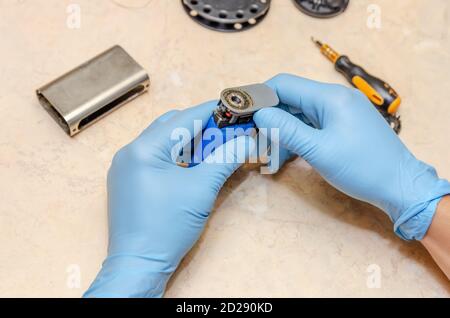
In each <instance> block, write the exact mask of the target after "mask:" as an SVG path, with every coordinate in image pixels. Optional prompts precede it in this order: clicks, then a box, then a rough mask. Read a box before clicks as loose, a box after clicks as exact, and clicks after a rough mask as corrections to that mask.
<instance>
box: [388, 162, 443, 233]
mask: <svg viewBox="0 0 450 318" xmlns="http://www.w3.org/2000/svg"><path fill="white" fill-rule="evenodd" d="M420 164H422V165H423V166H422V170H421V172H420V173H418V174H416V175H415V176H414V177H413V178H412V181H411V184H410V186H409V187H402V189H400V190H402V191H401V192H400V193H401V196H402V197H403V199H404V200H403V204H402V205H401V206H402V208H401V209H399V210H398V212H397V213H393V215H395V214H396V215H397V216H396V217H395V218H393V221H394V231H395V233H396V234H397V235H398V236H400V237H401V238H402V239H404V240H422V239H423V237H424V236H425V234H426V233H427V231H428V228H429V227H430V225H431V222H432V220H433V217H434V214H435V213H436V209H437V206H438V204H439V202H440V200H441V199H442V198H443V197H444V196H445V195H447V194H449V193H450V183H449V182H448V181H447V180H444V179H439V177H438V176H437V173H436V171H435V169H434V168H432V167H430V166H428V165H425V164H423V163H422V162H420ZM419 171H420V170H419ZM405 188H407V189H408V190H407V191H404V189H405ZM391 215H392V214H391Z"/></svg>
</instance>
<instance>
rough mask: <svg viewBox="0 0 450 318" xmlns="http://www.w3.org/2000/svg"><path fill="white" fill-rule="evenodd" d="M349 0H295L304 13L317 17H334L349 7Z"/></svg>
mask: <svg viewBox="0 0 450 318" xmlns="http://www.w3.org/2000/svg"><path fill="white" fill-rule="evenodd" d="M348 2H349V0H294V3H295V4H296V5H297V7H298V8H299V9H300V11H302V12H303V13H305V14H307V15H310V16H312V17H315V18H332V17H335V16H337V15H338V14H341V13H342V12H344V11H345V9H347V6H348Z"/></svg>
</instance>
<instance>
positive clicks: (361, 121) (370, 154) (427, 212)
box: [254, 74, 450, 254]
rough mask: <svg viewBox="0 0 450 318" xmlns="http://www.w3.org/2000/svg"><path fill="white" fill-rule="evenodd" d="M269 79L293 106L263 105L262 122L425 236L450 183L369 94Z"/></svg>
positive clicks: (414, 235)
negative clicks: (406, 139)
mask: <svg viewBox="0 0 450 318" xmlns="http://www.w3.org/2000/svg"><path fill="white" fill-rule="evenodd" d="M267 84H268V85H269V86H271V87H272V88H273V89H274V90H275V91H276V92H277V94H278V96H279V98H280V101H281V105H280V106H282V108H283V109H286V106H288V107H290V109H291V111H290V112H289V111H285V110H283V109H280V108H267V109H263V110H260V111H259V112H257V113H256V114H255V116H254V120H255V123H256V125H257V126H258V127H259V128H268V129H270V128H278V129H279V138H280V140H279V143H280V145H281V147H282V148H283V147H284V148H287V149H288V150H290V151H292V152H294V153H296V154H297V155H299V156H301V157H302V158H303V159H305V160H306V161H307V162H308V163H309V164H311V166H312V167H313V168H315V169H316V170H317V171H318V172H319V173H320V174H321V175H322V177H323V178H325V180H327V181H328V182H329V183H330V184H331V185H333V186H334V187H336V188H337V189H339V190H341V191H342V192H344V193H346V194H348V195H350V196H351V197H353V198H356V199H359V200H362V201H365V202H368V203H371V204H373V205H375V206H377V207H379V208H380V209H382V210H383V211H384V212H386V213H387V214H388V215H389V217H390V218H391V220H392V222H393V223H394V231H395V232H396V233H397V234H398V235H399V236H400V237H402V238H403V239H406V240H414V239H415V240H422V239H423V237H424V236H425V234H426V233H427V230H428V228H429V226H430V224H431V222H432V219H433V216H434V214H435V211H436V207H437V205H438V203H439V201H440V200H441V198H442V197H443V196H445V195H446V194H449V193H450V183H449V182H448V181H446V180H443V179H439V177H438V176H437V174H436V171H435V169H434V168H432V167H431V166H429V165H427V164H425V163H423V162H421V161H419V160H417V159H416V158H415V157H414V156H413V155H412V154H411V152H409V150H408V149H407V148H406V146H405V145H404V144H403V143H402V142H401V140H400V139H399V138H398V137H397V135H396V134H395V133H394V132H393V131H392V129H391V128H390V127H389V125H388V124H387V123H386V121H385V120H384V119H383V117H382V116H381V115H380V114H379V112H378V111H377V110H376V109H375V107H374V106H373V105H372V104H371V103H370V102H369V100H368V99H367V98H366V97H365V96H364V95H363V94H362V93H361V92H359V91H358V90H356V89H350V88H346V87H343V86H340V85H333V84H324V83H318V82H314V81H311V80H307V79H304V78H300V77H296V76H293V75H287V74H281V75H278V76H276V77H274V78H273V79H271V80H270V81H269V82H268V83H267ZM296 112H301V113H302V114H303V115H304V118H305V119H307V121H308V124H306V123H305V121H302V120H300V119H298V118H297V117H295V116H293V113H296ZM297 116H298V114H297ZM272 142H274V141H272ZM449 230H450V229H449ZM448 254H450V251H448Z"/></svg>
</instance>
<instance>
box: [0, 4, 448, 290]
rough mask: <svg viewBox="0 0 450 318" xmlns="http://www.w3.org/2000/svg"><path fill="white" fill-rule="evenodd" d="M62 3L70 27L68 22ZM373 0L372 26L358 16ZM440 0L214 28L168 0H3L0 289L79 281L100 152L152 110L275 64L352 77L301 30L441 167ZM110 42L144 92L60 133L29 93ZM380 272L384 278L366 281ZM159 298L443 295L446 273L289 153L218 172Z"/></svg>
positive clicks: (85, 280)
mask: <svg viewBox="0 0 450 318" xmlns="http://www.w3.org/2000/svg"><path fill="white" fill-rule="evenodd" d="M71 3H75V4H78V5H79V6H80V8H81V25H80V28H75V29H73V28H69V27H68V26H67V24H66V22H67V19H68V17H69V14H68V13H67V8H68V5H70V4H71ZM372 3H374V4H376V5H377V7H375V11H376V10H377V8H378V9H380V14H381V16H380V17H381V27H380V28H371V27H368V24H367V21H368V19H370V14H371V13H369V11H371V10H374V7H373V6H369V5H370V4H372ZM130 6H131V7H132V8H130ZM449 8H450V3H449V2H448V1H446V0H433V5H430V1H427V0H399V1H390V0H371V1H368V0H358V1H355V0H352V1H350V6H349V8H348V10H347V11H346V12H345V13H344V14H343V15H340V16H338V17H336V18H333V19H329V20H319V19H314V18H311V17H308V16H306V15H304V14H302V13H301V12H300V11H298V10H297V9H296V8H295V7H294V5H293V4H292V3H291V1H288V0H274V1H273V3H272V8H271V11H270V12H269V15H268V16H267V18H266V19H265V20H264V21H263V22H262V23H261V24H260V25H258V26H257V27H255V28H253V29H251V30H249V31H245V32H242V33H235V34H225V33H218V32H214V31H210V30H208V29H205V28H202V27H201V26H199V25H198V24H196V23H194V22H193V21H192V20H191V19H190V18H189V17H188V16H187V15H186V13H185V12H184V10H183V9H182V7H181V4H180V2H179V1H167V0H128V1H127V0H99V1H88V0H77V1H69V0H64V1H61V0H33V1H30V0H1V1H0V38H1V43H2V44H1V50H0V60H1V61H2V62H1V67H0V84H1V86H2V90H1V92H0V117H1V118H2V120H3V122H2V124H1V125H0V175H1V179H0V202H1V203H0V241H1V242H2V247H1V248H0V281H1V284H0V296H3V297H5V296H20V297H21V296H32V297H33V296H48V297H78V296H80V295H81V294H82V293H83V291H84V290H85V289H86V288H87V287H88V286H89V284H90V283H91V281H92V279H93V278H94V276H95V275H96V273H97V271H98V270H99V267H100V264H101V262H102V260H103V258H104V257H105V254H106V247H107V222H106V172H107V169H108V167H109V164H110V161H111V158H112V156H113V154H114V153H115V152H116V151H117V150H118V149H119V148H120V147H121V146H122V145H124V144H126V143H128V142H129V141H131V140H132V139H133V138H134V137H135V136H137V135H138V134H139V133H140V132H141V131H142V130H143V129H144V128H145V127H146V126H147V125H148V124H149V123H150V122H152V120H153V119H155V118H156V117H157V116H159V115H161V114H163V113H164V112H166V111H168V110H170V109H174V108H179V109H181V108H185V107H188V106H191V105H195V104H198V103H201V102H203V101H205V100H210V99H215V98H217V97H218V95H219V92H220V91H221V90H222V89H223V88H225V87H230V86H237V85H243V84H249V83H255V82H263V81H265V80H266V79H268V78H270V77H271V76H273V75H275V74H277V73H280V72H289V73H296V74H299V75H302V76H304V77H309V78H312V79H316V80H320V81H326V82H336V83H342V84H344V85H348V84H347V83H346V82H345V80H344V78H343V77H342V76H341V75H340V74H338V73H337V72H335V71H334V70H333V66H332V65H331V64H330V63H329V62H328V61H326V60H325V59H324V57H322V56H321V55H320V54H319V52H318V51H317V48H315V47H314V45H313V44H312V43H311V41H310V36H311V35H313V36H315V37H317V38H318V39H321V40H323V41H324V42H328V43H330V44H331V45H332V46H334V48H335V49H337V50H339V51H341V52H342V53H346V54H348V55H349V56H350V57H351V58H352V59H353V60H354V61H355V62H357V63H360V64H362V65H363V66H364V67H365V68H366V69H367V70H369V71H372V72H376V75H378V76H380V77H382V78H383V79H386V80H387V81H388V82H389V83H391V84H392V85H393V86H394V87H395V88H396V89H397V90H398V92H399V93H400V95H401V96H402V97H403V104H402V106H401V111H400V113H401V116H402V119H403V131H402V133H401V138H402V140H403V141H404V142H405V143H406V144H407V145H408V147H409V148H410V149H411V150H412V151H413V153H414V154H415V155H416V156H417V157H418V158H420V159H422V160H424V161H426V162H428V163H430V164H432V165H433V166H435V167H436V169H437V170H438V171H439V173H440V175H441V176H442V177H446V178H450V165H449V158H450V147H449V144H448V136H449V135H450V124H449V121H450V115H449V111H450V104H449V99H450V90H449V88H450V86H449V84H450V73H449V70H450V53H449V52H450V38H449V32H450V22H449V20H448V19H449ZM371 12H373V11H371ZM115 44H120V45H122V46H123V47H124V48H125V49H126V50H127V51H129V53H130V54H131V55H132V56H133V57H134V58H135V59H136V60H137V61H139V62H140V63H141V64H142V65H143V66H144V67H145V68H146V69H147V70H148V71H149V73H150V74H151V77H152V86H151V89H150V91H149V93H148V94H145V95H144V96H142V97H140V98H138V99H137V100H135V101H133V102H132V103H130V104H128V105H126V106H124V107H122V108H121V109H119V110H117V111H115V112H114V113H112V114H111V115H109V116H107V117H106V118H105V119H103V120H101V121H100V122H98V123H97V124H95V125H93V126H92V127H90V128H88V129H87V130H86V131H84V132H82V133H81V134H79V135H77V136H76V137H75V138H69V137H67V136H66V135H65V134H64V132H63V131H62V130H61V128H60V127H59V126H58V125H56V124H55V122H54V121H53V119H52V118H50V116H48V114H47V113H46V112H45V111H44V110H43V109H42V107H41V106H40V105H39V103H38V101H37V99H36V96H35V93H34V90H35V89H36V88H38V87H39V86H41V85H42V84H45V83H47V82H48V81H50V80H52V79H54V78H56V77H57V76H59V75H61V74H62V73H64V72H66V71H68V70H70V69H72V68H73V67H75V66H76V65H78V64H80V63H82V62H84V61H86V60H87V59H89V58H91V57H93V56H94V55H96V54H98V53H100V52H102V51H104V50H105V49H107V48H109V47H111V46H113V45H115ZM376 272H379V273H380V275H381V276H380V277H381V280H380V285H379V286H378V287H380V288H371V287H377V286H373V285H371V284H370V281H371V278H373V277H374V276H373V275H374V273H376ZM368 280H369V284H368ZM167 296H171V297H189V296H204V297H214V296H225V297H228V296H242V297H245V296H256V297H258V296H259V297H271V296H276V297H290V296H308V297H310V296H325V297H328V296H344V297H345V296H354V297H360V296H368V297H380V296H384V297H397V296H407V297H409V296H419V297H422V296H424V297H429V296H432V297H434V296H437V297H449V296H450V284H449V281H448V280H447V279H446V278H445V276H444V274H443V273H442V272H441V271H440V270H439V268H438V267H437V266H436V265H435V264H434V262H433V261H432V259H431V257H430V256H429V255H428V253H427V252H426V250H425V249H424V248H423V247H422V246H421V245H420V244H419V243H407V242H404V241H402V240H400V239H399V238H397V237H396V236H395V235H394V234H393V232H392V224H391V223H390V221H389V220H388V218H387V217H386V216H385V215H384V214H383V213H381V212H380V211H378V210H377V209H376V208H373V207H371V206H369V205H367V204H364V203H361V202H358V201H356V200H353V199H350V198H348V197H346V196H345V195H343V194H341V193H339V192H338V191H336V190H334V189H333V188H332V187H331V186H329V185H328V184H327V183H326V182H324V181H323V180H322V179H321V178H320V176H318V175H317V173H315V172H314V171H313V170H312V169H311V168H310V167H309V166H308V164H306V163H305V162H304V161H303V160H301V159H297V160H295V161H293V162H291V163H289V164H288V165H287V166H286V167H285V168H284V169H283V170H282V171H281V172H280V173H279V174H277V175H275V176H267V175H260V174H259V173H258V171H256V170H252V169H250V168H245V169H242V170H240V171H239V172H237V173H236V174H235V175H234V176H233V177H232V178H231V179H230V180H229V182H228V183H227V184H226V186H225V188H224V189H223V191H222V192H221V194H220V196H219V200H218V203H217V207H216V209H215V211H214V213H213V215H212V217H211V220H210V222H209V224H208V226H207V229H206V231H205V232H204V234H203V236H202V238H201V240H200V241H199V243H198V244H197V245H196V246H195V247H194V249H193V250H192V251H191V252H190V253H189V254H188V256H187V257H186V258H185V260H184V261H183V263H182V265H181V266H180V268H179V270H178V272H177V273H176V274H175V275H174V277H173V279H172V281H171V282H170V284H169V288H168V290H167Z"/></svg>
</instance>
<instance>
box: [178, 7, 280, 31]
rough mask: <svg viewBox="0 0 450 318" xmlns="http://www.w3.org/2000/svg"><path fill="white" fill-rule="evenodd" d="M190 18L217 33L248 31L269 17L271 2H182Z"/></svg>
mask: <svg viewBox="0 0 450 318" xmlns="http://www.w3.org/2000/svg"><path fill="white" fill-rule="evenodd" d="M181 2H182V4H183V7H184V9H185V10H186V12H187V13H188V14H189V16H190V17H191V18H192V19H193V20H195V21H196V22H198V23H200V24H201V25H203V26H204V27H207V28H209V29H212V30H215V31H222V32H237V31H243V30H247V29H249V28H251V27H253V26H255V25H257V24H258V23H259V22H261V20H262V19H264V17H265V16H266V15H267V13H268V12H269V9H270V2H271V0H181Z"/></svg>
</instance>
